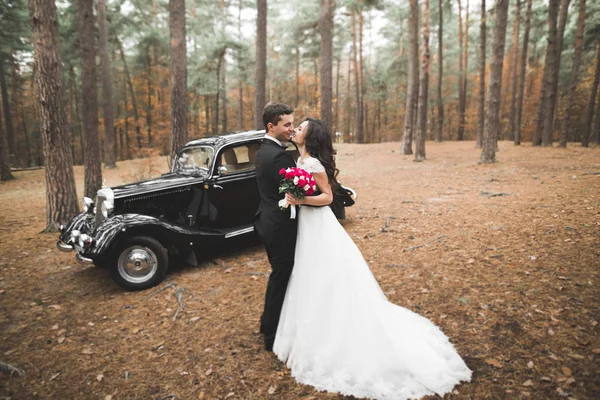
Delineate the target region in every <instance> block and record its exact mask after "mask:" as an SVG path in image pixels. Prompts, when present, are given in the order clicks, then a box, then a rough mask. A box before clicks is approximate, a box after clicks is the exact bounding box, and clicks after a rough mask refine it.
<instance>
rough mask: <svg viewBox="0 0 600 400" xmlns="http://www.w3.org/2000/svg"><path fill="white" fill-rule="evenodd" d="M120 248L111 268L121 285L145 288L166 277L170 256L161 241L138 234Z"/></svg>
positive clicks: (128, 288) (133, 288)
mask: <svg viewBox="0 0 600 400" xmlns="http://www.w3.org/2000/svg"><path fill="white" fill-rule="evenodd" d="M120 248H121V250H120V251H119V252H118V253H117V255H116V260H115V262H114V263H112V265H111V268H110V272H111V275H112V278H113V280H114V281H115V282H116V283H117V284H118V285H119V286H121V287H122V288H124V289H127V290H143V289H147V288H150V287H152V286H156V285H158V284H159V283H160V282H162V281H163V280H164V279H165V275H166V273H167V269H168V266H169V256H168V253H167V250H166V249H165V248H164V247H163V245H162V244H161V243H160V242H159V241H157V240H156V239H153V238H151V237H147V236H136V237H133V238H130V239H128V240H127V241H126V242H125V243H124V244H123V246H121V247H120Z"/></svg>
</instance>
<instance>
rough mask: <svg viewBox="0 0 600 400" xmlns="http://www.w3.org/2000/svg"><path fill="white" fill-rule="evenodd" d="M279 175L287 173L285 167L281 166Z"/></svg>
mask: <svg viewBox="0 0 600 400" xmlns="http://www.w3.org/2000/svg"><path fill="white" fill-rule="evenodd" d="M279 175H281V176H284V175H285V168H281V169H280V170H279Z"/></svg>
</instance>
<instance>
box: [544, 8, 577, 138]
mask: <svg viewBox="0 0 600 400" xmlns="http://www.w3.org/2000/svg"><path fill="white" fill-rule="evenodd" d="M570 2H571V0H562V1H561V4H560V15H559V17H558V30H557V32H556V45H555V62H554V68H553V69H552V74H551V75H550V77H551V79H552V82H551V90H550V94H549V96H548V103H547V104H546V113H545V120H544V131H543V136H542V145H543V146H552V135H553V133H554V110H555V109H556V99H557V98H558V73H559V71H560V58H561V54H562V44H563V35H564V32H565V25H566V23H567V13H568V11H569V4H570Z"/></svg>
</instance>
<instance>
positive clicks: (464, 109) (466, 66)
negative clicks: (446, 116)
mask: <svg viewBox="0 0 600 400" xmlns="http://www.w3.org/2000/svg"><path fill="white" fill-rule="evenodd" d="M463 51H464V56H463V58H464V61H463V67H464V70H463V72H464V73H463V104H462V115H463V122H462V127H463V130H464V129H465V117H466V116H465V113H466V112H467V83H468V79H467V78H468V72H469V0H467V8H466V10H465V45H464V48H463Z"/></svg>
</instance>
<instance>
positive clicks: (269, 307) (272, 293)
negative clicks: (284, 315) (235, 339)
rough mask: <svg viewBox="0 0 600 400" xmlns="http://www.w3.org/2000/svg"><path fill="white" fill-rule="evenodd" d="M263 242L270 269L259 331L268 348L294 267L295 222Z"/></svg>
mask: <svg viewBox="0 0 600 400" xmlns="http://www.w3.org/2000/svg"><path fill="white" fill-rule="evenodd" d="M264 244H265V248H266V250H267V256H268V257H269V263H271V269H272V271H271V275H270V276H269V282H268V283H267V292H266V294H265V308H264V311H263V314H262V317H261V319H260V331H261V333H263V334H264V335H265V347H266V348H267V349H268V350H270V349H271V348H272V347H273V342H274V341H275V334H276V333H277V325H278V324H279V316H280V314H281V308H282V307H283V300H284V299H285V292H286V290H287V285H288V281H289V280H290V275H291V274H292V268H293V267H294V253H295V249H296V224H289V225H288V226H286V227H285V228H284V229H282V230H280V231H279V232H277V234H276V235H273V237H272V239H268V240H265V241H264Z"/></svg>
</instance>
